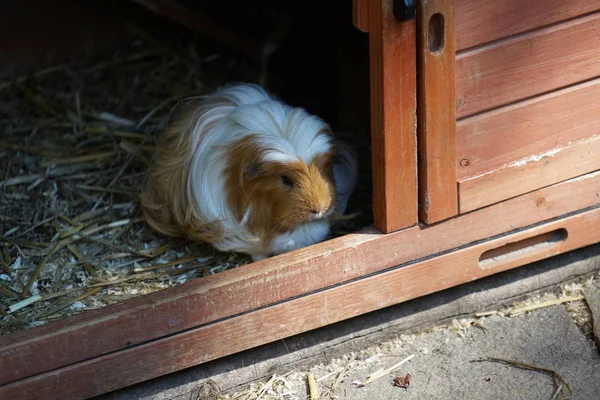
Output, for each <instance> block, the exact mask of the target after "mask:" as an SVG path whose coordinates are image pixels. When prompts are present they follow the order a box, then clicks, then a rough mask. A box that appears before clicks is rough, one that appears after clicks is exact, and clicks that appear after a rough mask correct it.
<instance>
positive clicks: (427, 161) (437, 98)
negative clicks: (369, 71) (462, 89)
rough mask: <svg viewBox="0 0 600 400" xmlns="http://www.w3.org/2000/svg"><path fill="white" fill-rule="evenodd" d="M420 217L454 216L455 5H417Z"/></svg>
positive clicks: (434, 1)
mask: <svg viewBox="0 0 600 400" xmlns="http://www.w3.org/2000/svg"><path fill="white" fill-rule="evenodd" d="M417 4H418V7H417V21H418V22H417V30H418V32H419V33H418V41H417V43H418V49H417V51H418V59H419V84H418V85H419V96H418V104H419V105H418V107H417V110H418V116H419V119H418V121H419V122H418V124H417V126H418V143H419V157H418V159H419V171H418V173H419V218H420V220H421V221H423V222H425V223H428V224H431V223H435V222H439V221H442V220H444V219H448V218H450V217H453V216H455V215H456V214H458V190H457V185H456V163H455V159H456V122H455V121H456V105H455V104H456V102H455V98H456V94H455V85H454V76H455V73H454V60H455V51H454V1H452V0H427V1H419V2H418V3H417Z"/></svg>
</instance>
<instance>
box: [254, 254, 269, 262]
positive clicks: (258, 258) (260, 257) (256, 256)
mask: <svg viewBox="0 0 600 400" xmlns="http://www.w3.org/2000/svg"><path fill="white" fill-rule="evenodd" d="M250 258H252V262H257V261H261V260H264V259H266V258H269V256H268V255H267V254H250Z"/></svg>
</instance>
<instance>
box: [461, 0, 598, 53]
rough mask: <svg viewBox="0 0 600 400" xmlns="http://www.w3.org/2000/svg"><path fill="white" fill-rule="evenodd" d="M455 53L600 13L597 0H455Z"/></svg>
mask: <svg viewBox="0 0 600 400" xmlns="http://www.w3.org/2000/svg"><path fill="white" fill-rule="evenodd" d="M455 3H456V5H455V7H456V50H457V51H459V50H463V49H466V48H469V47H473V46H477V45H480V44H483V43H487V42H491V41H494V40H498V39H502V38H505V37H508V36H512V35H515V34H518V33H523V32H526V31H529V30H532V29H536V28H540V27H542V26H545V25H550V24H554V23H556V22H560V21H565V20H567V19H571V18H574V17H577V16H580V15H584V14H587V13H591V12H594V11H598V10H600V2H599V1H595V0H592V1H590V0H570V1H565V0H527V2H524V1H523V0H496V1H490V0H456V2H455Z"/></svg>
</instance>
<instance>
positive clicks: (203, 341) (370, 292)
mask: <svg viewBox="0 0 600 400" xmlns="http://www.w3.org/2000/svg"><path fill="white" fill-rule="evenodd" d="M599 224H600V208H598V207H596V208H594V209H591V210H588V211H583V212H580V213H578V214H576V215H570V216H567V217H565V218H560V219H558V220H554V221H552V222H549V223H545V224H541V225H538V226H535V227H532V228H530V229H525V230H521V231H517V232H515V233H511V234H507V235H503V236H501V237H498V238H495V239H492V240H488V241H485V242H482V243H477V244H474V245H472V246H468V247H465V248H462V249H458V250H456V251H453V252H450V253H447V254H443V255H440V256H438V257H434V258H428V259H425V260H421V261H418V262H415V263H410V264H408V265H405V266H399V267H395V268H391V269H388V270H386V271H383V272H382V273H379V274H375V275H372V276H369V277H366V278H363V279H359V280H355V281H352V282H349V283H347V284H344V285H340V286H335V287H332V288H329V289H327V290H324V291H318V292H314V293H310V294H308V295H305V296H301V297H297V298H293V299H288V300H287V301H284V302H282V303H278V304H274V305H272V306H269V307H265V308H261V309H258V310H256V311H253V312H252V313H249V314H244V315H238V316H234V317H232V318H228V319H225V320H220V321H216V322H214V323H212V324H209V325H205V326H201V327H198V328H195V329H192V330H188V331H185V332H183V333H180V334H177V335H174V336H170V337H166V338H163V339H159V340H156V341H152V342H149V343H145V344H142V345H139V346H135V347H132V348H130V349H126V350H123V351H121V352H117V353H112V354H108V355H105V356H101V357H97V358H94V359H91V360H87V361H84V362H82V363H79V364H75V365H70V366H66V367H64V368H61V369H59V370H54V371H50V372H47V373H44V374H41V375H38V376H35V377H32V378H28V379H24V380H21V381H18V382H14V383H11V384H8V385H5V386H3V387H0V394H2V396H3V398H7V399H9V398H10V399H12V398H20V399H34V398H43V399H48V400H50V399H65V398H69V399H75V398H81V397H88V396H92V395H97V394H101V393H105V392H107V391H110V390H113V389H117V388H120V387H124V386H127V385H131V384H134V383H137V382H139V381H141V380H145V379H149V378H152V377H157V376H160V375H164V374H167V373H171V372H175V371H177V370H180V369H182V368H185V367H186V366H191V365H196V364H200V363H203V362H207V361H210V360H213V359H216V358H219V357H223V356H226V355H229V354H233V353H236V352H239V351H243V350H245V349H248V348H251V347H254V346H257V345H259V344H265V343H269V342H273V341H276V340H280V339H283V338H286V337H289V336H292V335H295V334H299V333H302V332H306V331H309V330H312V329H316V328H319V327H322V326H325V325H329V324H332V323H335V322H338V321H341V320H344V319H348V318H352V317H354V316H357V315H360V314H364V313H367V312H371V311H374V310H378V309H381V308H384V307H387V306H391V305H394V304H398V303H400V302H403V301H407V300H410V299H413V298H415V297H419V296H423V295H426V294H429V293H433V292H436V291H439V290H442V289H445V288H449V287H452V286H456V285H459V284H462V283H465V282H470V281H473V280H476V279H480V278H483V277H486V276H489V275H492V274H495V273H498V272H502V271H506V270H508V269H512V268H515V267H518V266H521V265H525V264H527V263H531V262H534V261H537V260H540V259H544V258H547V257H551V256H553V255H557V254H560V253H564V252H566V251H570V250H574V249H577V248H580V247H583V246H586V245H590V244H593V243H597V242H600V230H599V229H597V227H598V225H599ZM433 277H435V278H433ZM91 377H93V379H92V380H93V382H91Z"/></svg>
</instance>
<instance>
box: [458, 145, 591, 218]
mask: <svg viewBox="0 0 600 400" xmlns="http://www.w3.org/2000/svg"><path fill="white" fill-rule="evenodd" d="M597 170H600V135H594V136H592V137H589V138H586V139H583V140H580V141H578V142H575V143H572V144H570V145H568V146H566V147H562V148H560V147H559V148H555V149H552V150H550V151H548V152H546V153H542V154H536V155H531V156H529V157H527V158H524V159H522V160H519V161H517V162H514V163H512V164H509V165H507V166H505V167H503V168H500V169H496V170H494V171H490V172H488V173H484V174H482V175H479V176H476V177H474V178H471V179H468V180H465V181H460V182H459V192H460V212H461V213H466V212H469V211H472V210H475V209H477V208H480V207H485V206H487V205H490V204H494V203H497V202H499V201H502V200H506V199H510V198H511V197H515V196H518V195H521V194H523V193H527V192H530V191H532V190H536V189H539V188H542V187H544V186H548V185H552V184H554V183H556V182H560V181H563V180H566V179H571V178H574V177H576V176H580V175H584V174H586V173H589V172H592V171H597Z"/></svg>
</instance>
